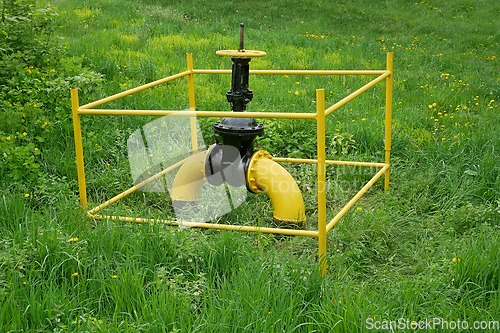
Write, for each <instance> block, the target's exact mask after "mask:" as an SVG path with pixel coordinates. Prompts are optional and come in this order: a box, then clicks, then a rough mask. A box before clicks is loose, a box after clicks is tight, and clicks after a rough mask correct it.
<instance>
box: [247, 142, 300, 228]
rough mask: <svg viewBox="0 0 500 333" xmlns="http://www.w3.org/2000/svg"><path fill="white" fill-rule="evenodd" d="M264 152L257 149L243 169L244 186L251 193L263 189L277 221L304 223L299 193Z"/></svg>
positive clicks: (281, 222)
mask: <svg viewBox="0 0 500 333" xmlns="http://www.w3.org/2000/svg"><path fill="white" fill-rule="evenodd" d="M271 158H272V156H271V155H270V154H269V153H268V152H267V151H263V150H260V151H257V152H256V153H255V154H254V155H253V156H252V159H251V160H250V163H249V164H248V168H247V185H248V188H249V189H250V190H251V191H252V192H254V193H259V192H262V191H264V192H266V193H267V195H268V196H269V198H270V199H271V202H272V204H273V208H274V215H273V217H274V220H275V221H276V222H277V223H278V224H280V225H281V224H285V225H287V224H298V225H300V226H301V227H304V226H305V221H306V214H305V207H304V200H303V199H302V193H301V192H300V189H299V187H298V185H297V183H296V182H295V180H294V179H293V177H292V176H291V175H290V174H289V173H288V171H286V170H285V169H284V168H283V167H282V166H281V165H279V164H278V163H276V162H274V161H273V160H272V159H271Z"/></svg>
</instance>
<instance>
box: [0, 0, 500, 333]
mask: <svg viewBox="0 0 500 333" xmlns="http://www.w3.org/2000/svg"><path fill="white" fill-rule="evenodd" d="M0 4H1V6H0V7H2V8H3V9H1V10H2V13H3V16H2V22H1V24H0V32H4V33H3V34H1V36H6V37H2V38H3V39H1V43H2V44H0V53H1V54H2V60H1V62H0V102H1V104H0V105H1V106H2V110H1V111H0V159H1V161H0V185H1V186H2V187H1V188H2V193H1V195H0V236H1V237H0V242H1V244H0V300H1V302H0V330H1V331H5V332H20V331H40V332H46V331H55V332H84V331H89V332H115V331H116V332H118V331H130V332H138V331H152V332H156V331H158V332H208V331H216V332H230V331H231V332H233V331H234V332H241V331H246V332H277V331H280V332H282V331H284V332H312V331H318V332H367V331H374V330H375V329H373V330H370V329H369V328H370V326H369V325H368V323H369V322H370V323H375V322H379V323H380V324H382V323H383V322H384V321H386V322H387V321H391V320H392V321H398V320H399V319H400V318H403V319H405V320H408V322H405V323H406V326H405V327H404V328H405V329H408V331H410V330H411V329H412V328H414V327H412V326H411V321H416V322H420V325H423V323H424V322H425V321H426V320H433V318H443V319H444V320H446V321H448V322H450V321H455V322H456V321H457V320H460V321H467V322H468V325H469V328H471V327H472V325H473V323H474V322H475V321H485V322H486V324H489V325H490V327H489V328H488V327H487V328H486V329H484V330H483V331H493V328H494V327H495V326H494V325H495V321H496V323H498V321H500V295H499V288H500V248H499V246H500V231H499V228H500V163H499V161H500V151H499V149H500V148H499V147H500V126H499V124H500V112H499V111H500V108H499V105H500V103H499V99H500V76H499V68H500V65H499V56H500V52H499V51H500V47H499V38H500V36H499V32H500V21H499V20H498V18H499V17H500V2H497V1H465V0H463V1H462V0H456V1H444V2H443V1H404V0H388V1H385V2H374V1H362V0H353V1H337V2H335V3H334V2H332V1H325V2H318V1H309V0H305V1H212V0H205V1H198V0H195V1H154V0H142V1H130V0H111V1H110V0H107V1H101V0H94V1H73V0H55V1H51V3H50V4H49V3H44V2H37V1H27V0H17V1H11V2H9V1H0ZM19 17H24V18H25V19H16V18H19ZM240 22H244V23H245V26H246V30H245V47H246V48H247V49H254V50H261V51H266V52H267V56H266V57H264V58H259V59H253V60H252V61H251V63H250V67H251V69H385V61H386V53H387V52H393V54H394V103H393V123H392V126H393V127H392V128H393V135H392V160H391V162H392V164H391V188H390V191H389V192H388V193H384V192H383V184H382V182H381V181H379V182H377V183H376V184H375V186H374V187H373V188H372V189H370V190H369V191H368V192H367V193H366V195H365V196H364V197H363V198H362V199H361V200H360V201H359V202H358V203H357V204H356V206H355V207H353V209H351V211H350V212H349V213H348V214H347V215H346V216H345V217H344V218H343V219H342V220H341V221H340V222H339V223H338V225H337V226H335V228H334V230H333V231H332V232H331V233H330V234H329V235H328V258H327V260H328V264H329V266H328V274H327V276H326V277H324V278H323V277H320V276H319V274H318V272H317V261H316V254H317V242H316V241H315V239H309V238H304V237H280V236H274V235H267V234H253V233H250V234H249V233H239V232H221V231H213V230H197V229H188V228H187V229H186V228H171V227H165V226H160V225H131V224H124V223H118V222H113V221H98V222H97V221H93V220H88V219H87V218H86V217H85V214H84V212H82V210H81V209H80V206H79V202H78V184H77V174H76V163H75V152H74V141H73V127H72V126H73V125H72V118H71V105H70V100H69V90H70V88H72V87H78V88H79V93H80V103H81V104H84V103H87V102H90V101H94V100H96V99H99V98H102V97H105V96H109V95H112V94H115V93H118V92H120V91H124V90H127V89H130V88H132V87H135V86H138V85H141V84H144V83H147V82H150V81H154V80H157V79H160V78H163V77H166V76H169V75H172V74H175V73H178V72H181V71H184V70H185V69H186V53H188V52H192V53H193V59H194V66H195V68H224V69H229V68H230V66H231V62H230V60H229V59H228V58H226V57H219V56H217V55H215V51H216V50H220V49H235V48H237V46H238V25H239V23H240ZM195 80H196V81H195V82H196V103H197V109H198V110H229V104H228V103H227V101H226V98H225V93H226V92H227V90H229V89H230V84H231V82H230V76H227V75H225V76H222V75H218V76H217V75H203V76H202V75H199V76H196V78H195ZM367 80H368V78H364V77H359V76H356V77H354V76H335V77H334V76H327V77H312V76H311V77H308V76H288V77H285V76H251V78H250V88H251V89H252V90H253V92H254V99H253V100H252V102H251V103H249V104H248V110H250V111H273V112H275V111H277V112H314V110H315V108H316V105H315V102H316V101H315V98H316V97H315V96H316V95H315V90H316V89H318V88H324V89H325V92H326V98H327V105H331V104H332V103H334V102H335V101H337V100H339V99H340V98H343V97H345V96H346V95H347V94H349V93H350V92H352V91H354V90H356V89H358V88H359V87H361V86H362V85H363V84H364V83H366V82H367ZM384 98H385V86H384V84H383V83H382V84H379V85H378V86H376V87H374V88H373V89H371V90H369V91H368V92H367V93H365V94H363V95H362V96H360V97H358V98H356V99H355V100H354V101H352V102H350V103H349V104H347V105H346V106H344V107H343V108H341V109H339V110H337V111H335V113H334V114H332V115H331V116H329V118H328V121H327V133H326V139H327V157H328V158H330V159H343V160H355V161H374V162H375V161H376V162H382V161H383V130H384V127H383V126H384V125H383V121H384V105H385V104H384V103H385V102H384V101H385V100H384ZM188 107H189V103H188V96H187V80H185V79H180V80H177V81H175V82H171V83H168V84H166V85H164V86H159V87H156V88H154V89H151V90H148V91H144V92H142V93H140V94H136V95H133V96H130V97H127V98H124V99H121V100H118V101H115V102H112V103H110V104H108V105H106V108H122V109H178V110H183V109H187V108H188ZM152 119H153V118H147V117H146V118H140V117H97V116H85V117H82V129H83V142H84V154H85V166H86V176H87V186H88V194H89V202H90V205H93V204H98V203H100V202H102V201H103V200H106V199H109V198H111V197H112V196H114V195H115V194H117V193H120V192H121V191H123V190H125V189H127V188H128V187H130V186H131V185H132V184H133V182H132V178H131V175H130V170H129V166H128V158H127V155H126V151H127V146H126V145H127V139H128V137H129V135H130V134H131V133H132V132H134V131H135V130H136V129H138V128H140V127H141V126H142V125H144V124H146V123H148V122H149V121H151V120H152ZM198 121H199V123H200V127H201V130H202V132H203V136H204V139H205V142H206V143H207V144H212V143H213V138H212V135H213V131H212V126H213V122H214V121H215V119H211V118H199V119H198ZM262 122H263V123H264V124H265V126H266V132H265V136H264V137H262V138H258V140H257V141H258V142H257V143H256V144H257V145H259V144H262V145H263V148H264V149H266V150H267V151H269V152H270V153H271V154H273V155H276V156H283V157H285V156H289V157H304V158H315V154H316V144H315V139H313V138H315V135H316V134H315V133H316V131H315V128H314V125H313V124H312V123H307V122H304V121H285V120H263V121H262ZM284 166H285V167H286V168H287V169H288V170H289V171H290V173H292V175H293V176H294V178H295V179H296V180H297V181H298V183H299V186H300V188H301V190H302V193H303V196H304V201H305V205H306V214H307V217H308V226H307V227H308V228H309V229H316V227H317V220H316V218H315V216H316V209H317V201H316V185H315V177H316V176H315V172H316V169H315V167H314V166H311V165H309V166H308V165H306V166H304V165H299V166H291V165H284ZM372 171H373V172H372ZM373 173H374V170H368V172H365V171H364V170H359V169H356V168H348V167H345V168H339V167H336V168H335V167H329V168H328V169H327V178H328V184H327V186H328V187H327V188H328V193H327V202H328V217H330V218H331V217H333V215H334V214H336V212H338V211H339V209H340V208H341V207H342V206H343V205H345V204H346V203H347V201H348V200H350V198H351V197H352V196H353V194H355V193H356V192H357V191H358V190H359V189H360V188H361V187H362V186H363V184H364V183H365V182H366V181H368V180H369V179H370V178H371V176H372V174H373ZM169 201H170V200H169V197H168V194H166V193H162V194H158V193H134V195H131V196H129V197H127V198H125V199H124V200H121V201H120V202H119V203H117V204H116V205H115V206H113V208H111V207H110V210H109V212H113V213H115V212H117V213H120V214H124V215H125V214H126V215H130V216H143V217H155V218H156V217H173V213H172V209H171V205H170V202H169ZM216 222H217V223H234V224H247V225H260V226H272V223H271V222H272V205H271V203H270V201H269V199H268V198H267V196H266V195H265V194H261V195H249V196H248V198H247V201H246V202H245V204H243V205H241V206H239V207H238V208H237V209H236V210H234V211H232V212H231V213H229V214H227V215H225V216H223V217H221V218H219V219H218V220H217V221H216ZM408 323H410V324H408ZM408 325H409V326H408ZM484 327H485V326H484V324H483V328H484ZM399 328H401V327H399ZM435 328H436V331H443V332H446V331H452V329H451V328H450V327H448V328H447V327H446V326H445V325H438V326H436V327H435ZM380 330H381V331H390V330H382V329H380ZM423 330H425V327H424V328H423ZM375 331H376V330H375ZM403 331H404V330H403Z"/></svg>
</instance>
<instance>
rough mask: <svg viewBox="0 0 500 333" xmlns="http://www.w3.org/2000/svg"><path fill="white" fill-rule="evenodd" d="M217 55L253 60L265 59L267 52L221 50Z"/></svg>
mask: <svg viewBox="0 0 500 333" xmlns="http://www.w3.org/2000/svg"><path fill="white" fill-rule="evenodd" d="M215 54H217V55H220V56H226V57H236V58H253V57H263V56H265V55H266V52H263V51H255V50H241V51H240V50H219V51H216V52H215Z"/></svg>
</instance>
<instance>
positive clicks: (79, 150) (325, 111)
mask: <svg viewBox="0 0 500 333" xmlns="http://www.w3.org/2000/svg"><path fill="white" fill-rule="evenodd" d="M195 74H231V70H214V69H194V67H193V57H192V54H191V53H188V54H187V71H185V72H181V73H178V74H175V75H172V76H169V77H166V78H164V79H161V80H158V81H154V82H151V83H148V84H145V85H142V86H139V87H136V88H133V89H130V90H127V91H123V92H121V93H118V94H116V95H113V96H109V97H106V98H103V99H101V100H98V101H95V102H92V103H89V104H86V105H83V106H80V105H79V100H78V89H77V88H73V89H72V90H71V106H72V112H73V125H74V134H75V148H76V161H77V168H78V186H79V193H80V204H81V205H82V207H83V208H84V209H86V208H87V190H86V182H85V171H84V170H85V169H84V161H83V144H82V133H81V125H80V116H81V115H89V114H90V115H130V116H166V115H175V116H180V117H191V122H190V124H191V138H192V149H193V151H197V150H198V146H197V138H196V117H244V118H273V119H310V120H315V121H316V132H317V159H300V158H286V157H273V160H274V161H276V162H291V163H312V164H316V165H317V173H318V175H317V177H318V178H317V179H318V184H317V185H318V230H316V231H314V230H294V229H284V228H263V227H253V226H242V225H231V224H214V223H199V222H182V225H183V226H188V227H197V228H214V229H222V230H239V231H252V232H264V233H275V234H284V235H298V236H310V237H317V238H318V248H319V249H318V258H319V263H320V271H321V273H322V274H326V253H327V247H326V244H327V242H326V238H327V234H328V232H329V231H330V230H331V229H332V228H333V227H334V226H335V224H336V223H337V222H338V221H339V220H340V219H341V218H342V217H343V216H344V215H345V214H346V213H347V211H349V209H350V208H351V207H352V206H353V205H354V204H355V203H356V202H357V201H358V200H359V199H360V198H361V197H362V196H363V194H364V193H365V192H366V191H368V189H369V188H370V187H371V186H372V185H373V184H374V183H375V182H376V181H377V180H378V179H379V178H380V177H382V175H384V191H387V190H388V189H389V172H390V152H391V122H392V81H393V54H392V53H387V67H386V69H385V70H250V74H254V75H267V74H269V75H377V77H376V78H375V79H374V80H372V81H370V82H369V83H367V84H365V85H364V86H363V87H361V88H359V89H358V90H356V91H354V92H353V93H351V94H350V95H348V96H346V97H344V98H343V99H341V100H340V101H338V102H336V103H335V104H333V105H332V106H330V107H328V108H326V107H325V91H324V89H317V90H316V113H278V112H220V111H196V105H195V85H194V75H195ZM184 76H187V77H188V94H189V107H190V110H189V111H174V110H170V111H169V110H110V109H95V108H96V107H98V106H101V105H103V104H106V103H108V102H111V101H114V100H117V99H119V98H123V97H125V96H129V95H131V94H134V93H137V92H140V91H142V90H145V89H149V88H152V87H154V86H157V85H160V84H164V83H167V82H169V81H172V80H175V79H178V78H181V77H184ZM383 80H385V81H386V103H385V140H384V141H385V143H384V150H385V162H384V163H372V162H353V161H332V160H326V152H325V151H326V143H325V119H326V117H327V116H328V115H330V114H331V113H332V112H333V111H335V110H337V109H338V108H340V107H341V106H343V105H345V104H346V103H348V102H349V101H351V100H353V99H354V98H356V97H357V96H359V95H360V94H362V93H363V92H365V91H367V90H368V89H370V88H371V87H373V86H374V85H376V84H377V83H379V82H381V81H383ZM183 162H184V160H183V161H180V162H177V163H176V164H174V165H171V166H169V167H168V168H166V169H164V170H163V171H161V172H159V173H157V174H156V175H153V176H151V177H150V178H148V179H146V180H144V181H143V182H141V183H139V184H136V185H134V186H132V187H131V188H129V189H128V190H126V191H124V192H122V193H120V194H118V195H116V196H114V197H113V198H112V199H110V200H108V201H106V202H104V203H102V204H100V205H98V206H96V207H95V208H93V209H91V210H88V211H87V215H88V216H89V217H90V218H94V219H109V220H118V221H125V222H136V223H162V224H166V225H174V226H176V225H179V223H178V222H176V221H170V220H161V219H145V218H134V217H124V216H108V215H102V214H99V212H100V211H101V210H102V209H103V208H105V207H107V206H109V205H111V204H113V203H115V202H117V201H118V200H120V199H122V198H124V197H125V196H127V195H129V194H131V193H133V192H135V191H136V190H138V189H139V188H141V187H142V186H144V185H146V184H148V183H150V182H152V181H154V180H155V179H158V178H159V177H162V176H163V175H165V174H167V173H168V172H170V171H172V170H174V169H176V168H178V167H180V166H181V165H182V163H183ZM326 165H347V166H359V167H377V168H381V169H380V171H378V172H377V173H376V174H375V175H374V176H373V177H372V178H371V180H370V181H369V182H368V183H366V184H365V186H363V188H362V189H361V190H360V191H359V192H358V193H357V194H356V195H355V196H354V197H353V198H352V199H351V200H350V201H349V202H348V203H347V204H346V205H345V206H344V207H343V208H342V209H341V210H340V211H339V212H338V213H337V215H336V216H335V217H334V218H333V219H331V220H330V221H329V222H328V223H327V217H326Z"/></svg>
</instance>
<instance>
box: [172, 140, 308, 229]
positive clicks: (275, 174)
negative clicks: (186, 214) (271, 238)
mask: <svg viewBox="0 0 500 333" xmlns="http://www.w3.org/2000/svg"><path fill="white" fill-rule="evenodd" d="M208 152H209V151H208V150H206V151H202V152H199V153H197V154H195V155H193V156H191V157H190V158H188V159H187V160H186V161H185V162H184V164H183V165H182V167H181V168H180V169H179V171H178V172H177V175H176V176H175V179H174V183H173V185H172V191H171V193H170V197H171V199H172V202H173V204H174V206H179V207H182V206H184V205H185V204H186V203H192V202H196V201H198V200H199V198H200V191H201V187H202V186H203V184H204V183H205V182H206V181H207V180H206V176H205V162H206V159H207V155H208ZM271 158H272V156H271V155H270V154H269V153H268V152H266V151H263V150H259V151H257V152H256V153H255V154H254V155H253V156H252V158H251V160H250V162H249V163H248V168H247V174H246V180H247V187H248V188H249V189H250V190H251V191H252V192H254V193H259V192H266V193H267V195H268V196H269V198H270V199H271V202H272V204H273V208H274V214H273V217H274V220H275V222H277V223H278V224H280V225H298V226H300V227H304V226H305V221H306V215H305V208H304V200H303V199H302V194H301V192H300V189H299V187H298V186H297V183H296V182H295V180H294V179H293V177H292V176H291V175H290V174H289V173H288V172H287V171H286V170H285V169H284V168H283V167H282V166H281V165H279V164H278V163H276V162H274V161H273V160H272V159H271Z"/></svg>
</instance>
